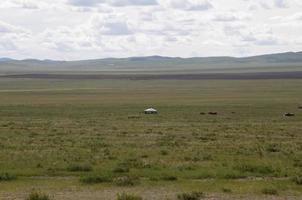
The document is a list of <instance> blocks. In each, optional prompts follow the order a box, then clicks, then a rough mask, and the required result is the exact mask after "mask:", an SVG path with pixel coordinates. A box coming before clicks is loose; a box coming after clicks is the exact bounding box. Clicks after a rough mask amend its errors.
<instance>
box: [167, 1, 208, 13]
mask: <svg viewBox="0 0 302 200" xmlns="http://www.w3.org/2000/svg"><path fill="white" fill-rule="evenodd" d="M166 5H168V6H169V7H171V8H174V9H180V10H188V11H201V10H209V9H211V8H213V5H212V4H211V3H210V2H209V1H208V0H168V2H166Z"/></svg>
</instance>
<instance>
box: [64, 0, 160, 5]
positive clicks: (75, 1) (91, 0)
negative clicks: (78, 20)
mask: <svg viewBox="0 0 302 200" xmlns="http://www.w3.org/2000/svg"><path fill="white" fill-rule="evenodd" d="M68 3H69V4H71V5H74V6H84V7H90V6H97V5H100V4H108V5H111V6H117V7H123V6H149V5H156V4H157V1H156V0H68Z"/></svg>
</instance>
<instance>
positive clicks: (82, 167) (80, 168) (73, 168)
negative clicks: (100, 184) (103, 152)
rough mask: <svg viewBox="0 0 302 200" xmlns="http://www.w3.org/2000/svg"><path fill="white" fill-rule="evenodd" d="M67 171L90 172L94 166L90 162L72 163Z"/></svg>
mask: <svg viewBox="0 0 302 200" xmlns="http://www.w3.org/2000/svg"><path fill="white" fill-rule="evenodd" d="M67 171H70V172H89V171H92V167H91V166H90V165H88V164H72V165H69V166H68V167H67Z"/></svg>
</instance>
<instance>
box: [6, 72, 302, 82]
mask: <svg viewBox="0 0 302 200" xmlns="http://www.w3.org/2000/svg"><path fill="white" fill-rule="evenodd" d="M0 78H36V79H65V80H66V79H74V80H93V79H94V80H98V79H99V80H106V79H114V80H117V79H119V80H217V79H218V80H261V79H302V71H297V72H257V73H202V74H18V75H6V76H0Z"/></svg>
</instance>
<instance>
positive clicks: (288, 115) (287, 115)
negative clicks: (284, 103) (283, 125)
mask: <svg viewBox="0 0 302 200" xmlns="http://www.w3.org/2000/svg"><path fill="white" fill-rule="evenodd" d="M284 116H285V117H293V116H295V114H294V113H285V114H284Z"/></svg>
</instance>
